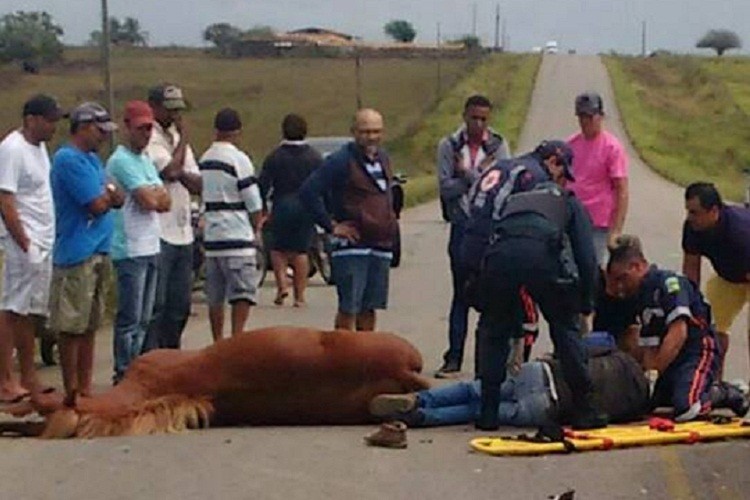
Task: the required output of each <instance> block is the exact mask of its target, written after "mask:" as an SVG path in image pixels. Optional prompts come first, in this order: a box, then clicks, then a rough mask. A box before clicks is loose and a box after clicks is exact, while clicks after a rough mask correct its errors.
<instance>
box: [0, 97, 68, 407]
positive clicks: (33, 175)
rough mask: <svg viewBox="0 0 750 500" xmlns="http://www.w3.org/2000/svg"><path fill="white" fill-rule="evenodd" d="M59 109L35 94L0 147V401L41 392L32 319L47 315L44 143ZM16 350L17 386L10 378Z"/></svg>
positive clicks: (50, 226) (50, 213)
mask: <svg viewBox="0 0 750 500" xmlns="http://www.w3.org/2000/svg"><path fill="white" fill-rule="evenodd" d="M61 117H62V111H61V110H60V107H59V106H58V104H57V101H55V100H54V99H53V98H51V97H49V96H46V95H37V96H34V97H32V98H31V99H29V100H28V101H26V103H25V104H24V106H23V125H22V127H21V128H20V129H18V130H14V131H13V132H11V133H10V134H8V135H7V136H6V137H5V139H3V141H2V142H1V143H0V215H2V220H3V223H4V224H3V228H2V238H0V240H1V241H2V246H3V249H4V250H5V267H4V271H3V277H2V298H0V399H1V400H2V402H14V401H20V400H21V399H23V398H24V397H26V396H28V395H31V397H32V398H35V397H36V396H37V395H38V394H39V393H40V392H41V391H42V388H41V387H40V383H39V379H38V378H37V375H36V370H35V368H34V328H35V317H38V316H41V317H46V316H47V315H48V302H49V286H50V280H51V278H52V245H53V244H54V240H55V214H54V210H53V204H52V190H51V187H50V179H49V172H50V160H49V155H48V153H47V145H46V143H47V142H48V141H49V140H50V139H52V137H53V135H54V134H55V129H56V127H57V122H58V120H60V118H61ZM14 347H15V349H16V350H17V351H18V362H19V366H20V371H21V383H20V384H19V383H18V382H17V381H16V380H15V379H14V377H13V374H12V364H13V348H14Z"/></svg>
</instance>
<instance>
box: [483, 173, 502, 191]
mask: <svg viewBox="0 0 750 500" xmlns="http://www.w3.org/2000/svg"><path fill="white" fill-rule="evenodd" d="M502 177H503V173H502V171H500V170H498V169H494V170H490V171H489V172H487V175H485V176H484V178H483V179H482V183H481V184H480V185H479V189H480V190H481V191H482V192H483V193H486V192H487V191H490V190H491V189H492V188H494V187H495V186H497V185H498V184H500V179H501V178H502Z"/></svg>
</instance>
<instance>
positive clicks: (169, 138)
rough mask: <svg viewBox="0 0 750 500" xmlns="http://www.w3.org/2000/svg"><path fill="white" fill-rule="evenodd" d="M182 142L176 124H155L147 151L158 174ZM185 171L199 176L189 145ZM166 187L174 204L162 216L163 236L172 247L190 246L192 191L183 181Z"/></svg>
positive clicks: (191, 240)
mask: <svg viewBox="0 0 750 500" xmlns="http://www.w3.org/2000/svg"><path fill="white" fill-rule="evenodd" d="M179 142H180V134H179V133H178V132H177V130H176V129H175V127H174V125H173V126H171V127H169V128H168V129H166V130H165V129H164V128H162V126H161V125H159V123H154V131H153V133H152V134H151V141H150V142H149V143H148V146H147V147H146V150H145V152H146V155H147V156H148V157H149V158H150V159H151V161H153V162H154V165H156V169H157V171H159V172H161V171H162V170H164V168H165V167H166V166H167V165H169V163H170V162H171V161H172V155H173V154H174V150H175V148H176V147H177V144H178V143H179ZM183 168H184V169H185V171H186V172H190V173H194V174H196V175H197V174H198V173H199V171H198V164H197V162H196V161H195V156H194V155H193V150H192V148H191V147H190V146H188V147H187V150H186V151H185V164H184V166H183ZM165 186H166V188H167V191H168V192H169V196H170V198H171V200H172V204H171V207H170V209H169V211H168V212H164V213H160V214H159V222H160V227H161V237H162V239H163V240H164V241H166V242H168V243H171V244H172V245H189V244H190V243H192V242H193V226H192V225H191V224H190V192H189V191H188V190H187V188H186V187H185V186H183V185H182V183H181V182H180V181H171V182H167V183H165Z"/></svg>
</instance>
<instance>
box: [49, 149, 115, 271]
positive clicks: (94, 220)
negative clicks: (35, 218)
mask: <svg viewBox="0 0 750 500" xmlns="http://www.w3.org/2000/svg"><path fill="white" fill-rule="evenodd" d="M50 178H51V181H52V195H53V198H54V200H55V218H56V222H57V223H56V237H55V247H54V251H53V254H52V260H53V263H54V264H55V265H56V266H63V267H64V266H73V265H76V264H79V263H81V262H83V261H85V260H86V259H88V258H89V257H91V256H92V255H94V254H108V253H109V251H110V246H111V243H112V231H113V230H114V217H113V215H112V213H111V211H109V210H108V211H106V212H104V213H102V214H98V215H94V214H92V213H91V212H89V209H88V206H89V204H90V203H91V202H92V201H94V200H95V199H97V198H99V197H100V196H102V195H103V194H104V193H105V189H106V188H105V185H106V182H107V180H106V174H105V172H104V165H103V164H102V162H101V160H100V159H99V156H97V155H96V153H86V152H83V151H81V150H80V149H78V148H76V147H74V146H72V145H66V146H63V147H61V148H60V149H59V150H58V151H57V153H55V156H54V158H53V162H52V172H51V175H50Z"/></svg>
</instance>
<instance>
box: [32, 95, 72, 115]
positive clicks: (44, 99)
mask: <svg viewBox="0 0 750 500" xmlns="http://www.w3.org/2000/svg"><path fill="white" fill-rule="evenodd" d="M63 114H64V113H63V110H62V109H60V105H59V104H57V100H55V98H54V97H51V96H48V95H45V94H37V95H35V96H34V97H32V98H31V99H29V100H28V101H26V102H25V103H24V105H23V116H43V117H44V118H47V119H49V120H59V119H60V118H62V117H63Z"/></svg>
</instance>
